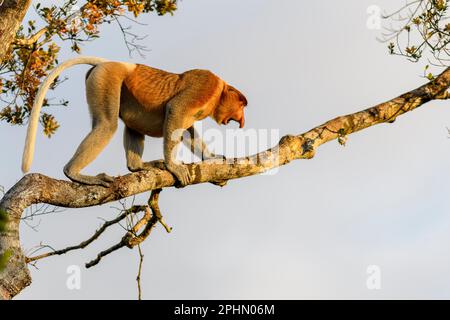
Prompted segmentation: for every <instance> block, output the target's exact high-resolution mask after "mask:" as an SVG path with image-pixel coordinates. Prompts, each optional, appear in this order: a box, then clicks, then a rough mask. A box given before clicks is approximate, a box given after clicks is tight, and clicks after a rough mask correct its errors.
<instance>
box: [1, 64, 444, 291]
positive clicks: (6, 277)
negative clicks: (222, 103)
mask: <svg viewBox="0 0 450 320" xmlns="http://www.w3.org/2000/svg"><path fill="white" fill-rule="evenodd" d="M449 86H450V68H449V69H446V70H445V71H444V72H443V73H441V74H440V75H439V76H438V77H436V78H435V79H434V80H432V81H430V82H428V83H426V84H425V85H423V86H420V87H418V88H417V89H414V90H412V91H409V92H407V93H405V94H402V95H400V96H398V97H396V98H394V99H392V100H389V101H387V102H384V103H381V104H378V105H376V106H373V107H371V108H367V109H365V110H362V111H359V112H355V113H352V114H348V115H344V116H341V117H337V118H335V119H332V120H330V121H327V122H325V123H324V124H322V125H319V126H317V127H315V128H313V129H311V130H309V131H307V132H305V133H302V134H300V135H288V136H285V137H283V138H282V139H281V140H280V142H279V144H278V145H277V146H275V147H273V148H271V149H269V150H266V151H263V152H260V153H258V154H256V155H252V156H248V157H244V158H239V159H231V160H230V159H228V160H227V161H226V162H225V163H211V162H210V161H203V162H200V163H194V164H190V165H188V168H189V171H190V173H191V174H192V181H191V182H190V184H197V183H205V182H219V183H220V182H224V181H228V180H232V179H237V178H242V177H247V176H251V175H255V174H260V173H262V172H264V171H267V170H270V169H273V168H276V167H279V166H282V165H285V164H287V163H289V162H291V161H292V160H296V159H310V158H312V157H313V156H314V154H315V152H316V151H317V148H318V147H319V146H320V145H321V144H324V143H326V142H329V141H332V140H335V139H336V140H340V141H342V140H343V139H344V138H346V137H347V136H348V135H350V134H352V133H354V132H357V131H361V130H363V129H366V128H368V127H370V126H373V125H376V124H380V123H392V122H393V121H394V120H395V119H396V118H397V117H398V116H400V115H402V114H404V113H406V112H409V111H412V110H414V109H416V108H418V107H420V106H422V105H424V104H425V103H427V102H429V101H432V100H438V99H448V98H449V94H448V92H447V91H448V89H449ZM344 141H345V139H344ZM175 184H176V181H175V178H174V177H173V175H172V174H171V173H170V172H169V171H167V170H164V169H162V168H157V167H155V168H150V169H149V170H145V171H139V172H135V173H131V174H128V175H126V176H122V177H118V178H116V179H115V180H114V182H113V183H112V185H111V186H110V187H109V188H104V187H101V186H87V185H81V184H78V183H73V182H68V181H62V180H55V179H52V178H49V177H47V176H44V175H41V174H28V175H26V176H24V177H23V178H22V179H21V180H20V181H19V182H18V183H17V184H16V185H15V186H13V187H12V188H11V189H10V190H9V191H8V192H7V193H6V195H5V196H4V197H3V198H2V199H1V201H0V209H1V211H2V212H5V213H6V215H7V222H6V224H5V227H6V231H3V232H1V233H0V255H3V257H4V260H7V261H6V268H5V269H4V270H3V271H1V272H0V298H3V299H9V298H12V297H13V296H15V295H16V294H17V293H19V292H20V291H21V290H22V289H23V288H25V287H26V286H27V285H29V284H30V283H31V277H30V275H29V272H28V268H27V261H29V260H27V258H25V256H24V254H23V252H22V250H21V246H20V240H19V222H20V219H21V216H22V213H23V211H24V210H25V209H26V208H27V207H29V206H30V205H31V204H35V203H47V204H50V205H54V206H59V207H67V208H81V207H89V206H95V205H101V204H104V203H108V202H112V201H117V200H120V199H124V198H126V197H129V196H133V195H136V194H139V193H143V192H147V191H150V190H155V193H156V194H157V193H158V192H157V191H156V190H157V189H162V188H167V187H172V186H174V185H175ZM156 199H157V197H156ZM156 201H157V200H156ZM150 208H151V211H152V212H153V214H149V212H147V209H146V211H145V214H144V218H143V219H144V220H142V222H138V224H139V225H140V226H144V225H145V227H144V231H142V232H141V233H140V234H138V235H137V234H135V233H133V232H132V231H130V233H129V234H127V235H125V236H124V237H123V238H122V240H121V242H120V243H119V244H118V245H117V246H118V247H123V246H127V247H130V246H131V247H132V246H133V245H136V244H138V243H140V242H142V241H143V239H145V238H146V237H148V235H149V234H150V230H151V229H152V226H154V225H155V223H157V222H158V221H160V222H161V221H162V220H161V219H158V214H160V213H158V209H155V207H154V206H153V207H152V206H151V205H150ZM149 217H150V219H149ZM140 221H141V220H140ZM135 226H136V225H135ZM138 229H139V228H138ZM132 230H133V229H132ZM167 230H168V228H167ZM136 233H137V231H136ZM135 243H136V244H135ZM109 250H110V252H112V251H114V250H111V249H109ZM106 251H108V250H106ZM108 253H109V252H108ZM106 254H107V253H106ZM104 255H105V253H103V254H102V253H101V254H100V259H101V257H103V256H104ZM5 257H6V259H5ZM97 259H99V258H98V257H97ZM97 259H96V260H97ZM96 260H94V261H93V262H91V263H90V265H95V261H96Z"/></svg>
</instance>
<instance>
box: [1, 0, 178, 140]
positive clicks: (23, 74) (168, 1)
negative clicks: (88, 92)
mask: <svg viewBox="0 0 450 320" xmlns="http://www.w3.org/2000/svg"><path fill="white" fill-rule="evenodd" d="M79 2H80V1H78V0H66V1H65V2H63V3H62V4H61V5H55V4H54V5H51V6H48V7H45V6H42V5H41V4H37V5H36V7H35V10H36V12H37V14H38V15H39V16H40V18H41V19H42V23H41V24H43V26H41V28H40V29H38V27H37V24H38V23H37V22H36V21H35V20H30V21H28V22H27V23H25V24H24V25H22V26H21V28H20V29H19V30H18V32H17V34H16V40H15V42H14V44H13V45H12V46H11V49H10V52H9V53H8V56H7V58H6V59H5V60H4V61H3V62H2V63H1V64H0V120H3V121H6V122H7V123H10V124H12V125H22V124H24V123H26V120H27V118H28V116H29V115H30V112H31V109H32V107H33V101H34V98H35V95H36V93H37V91H38V88H39V84H40V83H41V82H42V81H43V79H44V78H45V77H46V76H47V75H48V73H49V72H50V71H51V70H52V69H53V68H54V67H55V65H56V64H58V53H59V51H60V47H59V46H58V45H57V44H56V42H55V40H56V39H59V40H62V41H67V42H70V49H71V50H72V51H73V52H76V53H80V52H81V45H82V43H85V42H89V41H92V40H95V39H96V38H98V37H99V35H100V32H99V26H100V25H101V24H103V23H112V22H117V23H119V25H120V19H121V18H124V17H126V16H127V14H132V16H133V17H135V18H136V17H138V16H139V15H141V14H144V13H149V12H154V13H156V14H158V15H165V14H173V13H174V11H175V10H176V9H177V0H88V1H86V2H85V3H84V4H83V5H82V6H81V7H78V6H77V4H78V3H79ZM120 27H121V30H124V29H123V28H122V26H121V25H120ZM129 34H130V33H128V35H129ZM62 81H64V79H62V80H61V79H56V80H55V82H54V83H53V85H52V86H51V89H55V88H56V87H57V86H58V84H60V83H61V82H62ZM67 105H68V101H66V100H64V99H60V100H59V101H58V102H53V103H50V101H49V100H48V99H45V100H44V105H43V106H44V107H48V106H67ZM40 122H41V124H42V125H43V127H44V130H43V132H44V134H45V135H46V136H48V137H50V136H51V135H53V134H54V133H55V131H56V130H57V129H58V127H59V124H58V122H57V120H56V119H55V117H54V116H52V115H51V114H48V113H46V112H43V114H42V116H41V119H40Z"/></svg>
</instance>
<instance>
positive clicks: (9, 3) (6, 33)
mask: <svg viewBox="0 0 450 320" xmlns="http://www.w3.org/2000/svg"><path fill="white" fill-rule="evenodd" d="M31 1H32V0H4V1H2V0H0V3H2V2H3V3H2V4H1V5H0V43H1V44H2V45H0V62H2V61H3V59H4V58H5V56H6V54H7V53H8V51H9V48H10V46H11V44H12V42H13V41H14V38H15V36H16V32H17V30H18V29H19V26H20V24H21V23H22V20H23V18H24V17H25V14H26V13H27V11H28V8H29V7H30V4H31Z"/></svg>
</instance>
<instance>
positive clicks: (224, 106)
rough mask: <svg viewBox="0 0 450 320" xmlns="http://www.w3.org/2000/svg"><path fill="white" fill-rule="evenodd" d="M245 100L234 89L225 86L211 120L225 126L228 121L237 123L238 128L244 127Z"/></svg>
mask: <svg viewBox="0 0 450 320" xmlns="http://www.w3.org/2000/svg"><path fill="white" fill-rule="evenodd" d="M246 105H247V98H245V96H244V95H243V94H242V93H241V92H240V91H239V90H238V89H236V88H235V87H233V86H230V85H227V84H225V87H224V89H223V92H222V96H221V97H220V102H219V104H218V105H217V107H216V109H215V110H214V113H213V118H214V120H216V122H217V123H218V124H225V125H227V124H228V123H229V122H230V120H233V121H236V122H238V123H239V128H243V127H244V123H245V118H244V107H245V106H246Z"/></svg>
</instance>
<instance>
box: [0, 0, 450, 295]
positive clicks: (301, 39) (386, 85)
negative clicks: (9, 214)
mask: <svg viewBox="0 0 450 320" xmlns="http://www.w3.org/2000/svg"><path fill="white" fill-rule="evenodd" d="M403 3H404V2H403V1H392V0H390V1H387V0H383V1H382V0H375V1H373V0H370V1H366V0H358V1H356V0H352V1H331V0H326V1H295V0H277V1H269V0H245V1H239V0H227V1H225V0H197V1H190V0H184V1H182V2H181V3H180V5H179V10H178V11H177V12H176V14H175V15H174V16H173V17H171V16H167V17H157V16H155V15H147V16H142V17H141V18H140V20H139V21H140V22H143V23H145V25H133V26H132V28H133V31H134V32H135V33H137V34H140V35H147V37H146V38H145V39H144V40H142V44H145V45H146V46H147V47H148V48H149V49H150V51H149V52H147V53H146V56H145V58H142V57H140V56H139V55H133V56H132V57H130V56H129V54H128V51H127V49H126V47H125V45H124V42H123V39H122V38H121V34H120V32H119V30H118V28H117V26H115V25H105V26H104V27H102V36H101V38H100V39H98V40H96V41H95V42H93V43H89V44H88V45H86V46H84V47H83V54H86V55H95V56H101V57H105V58H108V59H111V60H118V61H127V62H139V63H144V64H147V65H150V66H153V67H157V68H161V69H164V70H167V71H171V72H183V71H186V70H189V69H194V68H202V69H209V70H212V71H213V72H214V73H215V74H217V75H219V76H220V77H221V78H223V79H225V81H227V82H228V83H230V84H232V85H233V86H235V87H237V88H239V90H241V91H242V92H244V93H245V95H246V96H247V98H248V101H249V105H248V107H247V109H246V129H245V130H261V132H263V131H270V130H274V131H275V132H277V134H278V136H279V137H281V136H283V135H286V134H300V133H302V132H305V131H307V130H309V129H311V128H313V127H315V126H317V125H319V124H321V123H323V122H325V121H327V120H329V119H332V118H334V117H336V116H339V115H343V114H347V113H351V112H356V111H359V110H362V109H365V108H367V107H369V106H372V105H375V104H377V103H380V102H383V101H386V100H389V99H391V98H394V97H396V96H398V95H399V94H401V93H403V92H406V91H409V90H412V89H414V88H416V87H418V86H420V85H422V84H423V83H424V79H423V78H421V75H422V74H423V67H424V64H425V63H418V64H414V63H410V62H408V61H405V60H404V59H401V58H398V57H393V56H389V55H388V53H387V48H386V44H383V43H380V42H378V41H377V40H376V37H377V36H379V35H380V32H381V31H380V30H373V29H370V28H368V26H367V20H368V18H369V15H368V13H367V9H368V8H369V7H370V6H371V5H378V6H379V7H380V8H385V9H395V8H398V7H400V6H401V5H403ZM32 15H33V12H32V10H31V11H30V13H29V17H31V16H32ZM71 57H74V54H73V53H70V52H68V51H67V50H66V51H63V52H62V54H61V57H60V61H63V60H65V59H68V58H71ZM87 70H88V66H77V67H74V68H72V69H69V70H66V71H65V73H64V74H65V75H67V76H68V77H69V80H67V81H66V82H65V83H63V84H62V85H61V86H60V87H58V89H57V91H56V92H50V93H49V97H55V96H56V97H64V98H67V99H68V100H70V107H69V108H54V109H53V110H52V112H53V114H54V115H55V116H56V117H57V119H58V121H59V122H60V124H61V128H60V129H59V130H58V132H57V134H56V135H55V136H54V137H52V138H51V139H48V138H45V137H43V135H39V136H38V138H37V146H36V153H35V158H34V162H33V166H32V171H33V172H40V173H42V174H45V175H48V176H51V177H54V178H57V179H65V177H64V175H63V172H62V168H63V166H64V165H65V163H66V162H67V161H68V160H69V159H70V158H71V156H72V155H73V152H74V150H75V148H76V147H77V146H78V144H79V143H80V142H81V140H82V139H83V138H84V136H85V135H86V134H87V133H88V132H89V129H90V120H89V115H88V111H87V104H86V100H85V96H84V75H85V72H86V71H87ZM446 104H448V102H445V101H436V102H434V101H433V102H430V103H428V104H426V105H425V106H423V107H422V108H420V109H418V110H416V111H413V112H411V113H408V114H406V115H404V116H402V117H400V118H398V119H397V121H396V122H395V123H394V124H382V125H378V126H375V127H372V128H369V129H367V130H364V131H362V132H359V133H357V134H353V135H351V136H350V137H349V139H348V141H347V145H346V146H345V147H342V146H340V145H339V144H338V143H337V142H336V141H333V142H330V143H327V144H325V145H323V146H321V147H320V148H319V149H318V150H317V153H316V156H315V158H313V159H311V160H299V161H295V162H292V163H290V164H289V165H287V166H284V167H282V168H280V169H279V170H277V171H276V172H275V173H274V174H272V175H262V176H254V177H248V178H244V179H238V180H234V181H230V182H229V183H228V185H227V186H226V187H224V188H218V187H216V186H213V185H211V184H202V185H196V186H189V187H187V188H184V189H175V188H168V189H165V190H163V192H162V193H161V196H160V208H161V210H162V212H163V214H164V217H165V220H166V222H167V223H168V224H169V225H171V226H172V227H173V231H172V233H170V234H167V233H165V231H164V229H163V228H162V227H161V226H158V227H157V228H156V229H155V230H154V233H153V234H152V236H151V237H150V238H149V239H148V240H147V241H146V242H145V243H143V245H142V249H143V252H144V255H145V258H144V264H143V271H142V288H143V298H144V299H350V298H359V299H397V298H402V299H416V298H422V299H443V298H449V297H450V278H449V277H448V276H447V275H448V270H450V256H449V255H448V252H449V250H450V233H449V232H448V230H449V228H450V215H449V214H448V213H449V209H450V201H449V197H448V194H449V192H450V184H449V183H448V177H449V176H450V166H449V165H448V163H449V162H450V139H449V134H448V132H447V127H450V109H449V108H448V106H447V105H446ZM203 127H204V128H206V129H208V128H210V129H211V128H215V129H219V130H221V132H224V133H225V128H224V127H218V126H217V125H216V124H215V123H213V121H211V120H206V121H205V123H204V125H203ZM230 129H231V130H233V131H237V130H239V129H238V128H237V126H236V125H235V124H233V125H230ZM122 130H123V125H122V124H121V125H120V127H119V130H118V131H117V133H116V134H115V136H114V138H113V140H112V141H111V142H110V144H109V145H108V147H107V148H106V149H105V151H104V152H103V153H102V154H101V155H100V156H99V157H98V158H97V159H96V160H95V161H94V162H93V163H92V164H91V165H90V166H89V167H88V168H87V169H86V171H85V172H86V173H88V174H96V173H98V172H107V173H110V174H113V175H124V174H127V169H126V163H125V156H124V151H123V147H122V132H121V131H122ZM0 137H1V138H2V141H3V148H4V149H3V152H2V157H0V168H2V169H0V184H1V185H3V186H4V187H5V188H6V189H8V188H10V187H11V186H13V185H14V184H15V183H16V182H17V181H18V180H20V179H21V177H22V173H21V171H20V163H21V155H22V149H23V143H24V140H25V128H24V127H10V126H9V125H7V124H1V125H0ZM266 142H267V144H268V145H267V146H264V145H263V146H262V147H260V148H256V149H257V150H250V151H252V152H253V151H261V150H264V149H266V147H270V146H272V145H274V144H276V143H277V140H276V139H275V140H270V141H266ZM212 147H214V146H212ZM216 147H217V146H216ZM145 148H146V149H145V153H144V158H145V159H148V160H152V159H160V158H162V142H161V141H160V140H157V139H152V138H147V140H146V143H145ZM213 149H214V148H213ZM219 149H220V148H219ZM216 151H218V152H221V151H223V150H217V149H216ZM227 151H228V150H227ZM245 151H246V150H245V148H244V149H238V150H237V152H238V153H242V152H245ZM226 155H227V154H226ZM228 156H231V154H228ZM147 196H148V194H143V195H139V196H137V197H136V199H135V200H134V201H135V203H145V201H146V197H147ZM131 201H132V199H128V203H131ZM117 206H119V204H117V203H110V204H105V205H102V206H99V207H93V208H85V209H69V210H65V211H64V212H60V213H52V214H49V215H46V216H43V217H40V218H36V219H35V220H33V221H32V222H31V223H32V225H33V226H34V227H35V228H34V229H33V228H30V227H29V226H28V225H26V224H25V223H23V224H22V226H21V230H20V232H21V243H22V245H23V248H24V250H30V249H32V248H33V247H35V246H36V245H39V244H40V243H44V244H48V245H51V246H52V247H53V248H62V247H66V246H69V245H73V244H77V243H79V242H81V241H83V240H85V239H87V238H88V237H89V236H90V235H91V234H92V233H93V232H94V231H95V229H96V228H98V227H99V226H100V225H101V224H102V222H103V220H102V219H111V218H113V217H115V216H116V215H117V214H118V211H117V209H115V208H113V207H117ZM122 235H123V230H122V229H121V228H120V227H116V228H114V229H112V230H110V231H109V232H107V233H106V234H104V235H103V236H102V238H101V239H100V240H99V241H97V242H96V243H94V244H93V245H92V247H89V248H87V249H86V250H82V251H79V252H75V253H72V254H67V255H64V256H58V257H51V258H48V259H45V260H41V261H40V262H39V263H38V264H37V268H34V267H32V266H31V267H30V270H31V274H32V278H33V284H32V285H31V286H30V287H29V288H26V289H25V290H23V292H22V293H20V294H19V296H18V297H17V298H18V299H136V298H137V286H136V280H135V278H136V275H137V269H138V263H139V256H138V253H137V251H136V250H129V249H123V250H121V251H118V252H115V253H113V254H111V255H109V256H108V257H106V258H104V260H103V261H102V262H101V263H100V264H99V265H98V266H96V267H93V268H91V269H85V268H84V267H83V266H84V263H86V262H88V261H90V260H91V259H93V258H94V257H95V256H96V254H97V253H98V252H99V251H101V250H104V249H106V248H108V247H109V246H111V245H112V244H114V243H116V242H117V241H119V239H120V238H121V236H122ZM73 266H79V267H80V268H81V269H80V270H81V271H80V272H81V273H80V281H81V282H80V287H79V288H75V289H74V288H71V286H68V285H67V281H68V279H69V278H70V275H71V274H70V273H68V271H69V272H70V270H73Z"/></svg>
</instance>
